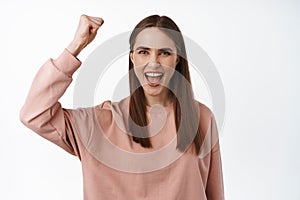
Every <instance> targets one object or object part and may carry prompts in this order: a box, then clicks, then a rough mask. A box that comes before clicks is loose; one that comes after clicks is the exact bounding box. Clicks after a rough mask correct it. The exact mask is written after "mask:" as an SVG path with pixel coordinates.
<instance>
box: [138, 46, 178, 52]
mask: <svg viewBox="0 0 300 200" xmlns="http://www.w3.org/2000/svg"><path fill="white" fill-rule="evenodd" d="M140 49H143V50H150V49H151V48H149V47H144V46H139V47H137V48H136V49H135V50H140ZM158 50H159V51H169V52H173V49H171V48H169V47H165V48H161V49H158Z"/></svg>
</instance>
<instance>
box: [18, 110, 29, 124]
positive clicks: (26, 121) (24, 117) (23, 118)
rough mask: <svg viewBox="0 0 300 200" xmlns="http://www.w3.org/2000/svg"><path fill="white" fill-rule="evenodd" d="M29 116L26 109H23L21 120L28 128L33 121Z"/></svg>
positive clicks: (20, 114) (20, 115)
mask: <svg viewBox="0 0 300 200" xmlns="http://www.w3.org/2000/svg"><path fill="white" fill-rule="evenodd" d="M28 116H29V114H28V112H26V109H25V108H24V107H22V108H21V110H20V112H19V119H20V121H21V122H22V123H23V124H24V125H25V126H27V127H28V126H30V121H31V120H30V118H29V117H28Z"/></svg>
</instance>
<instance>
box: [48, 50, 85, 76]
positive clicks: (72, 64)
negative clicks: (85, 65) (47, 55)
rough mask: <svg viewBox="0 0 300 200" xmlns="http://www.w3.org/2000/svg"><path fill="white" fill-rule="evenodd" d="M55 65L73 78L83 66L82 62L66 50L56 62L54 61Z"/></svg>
mask: <svg viewBox="0 0 300 200" xmlns="http://www.w3.org/2000/svg"><path fill="white" fill-rule="evenodd" d="M53 63H54V65H55V66H56V67H57V68H58V69H59V70H61V71H62V72H63V73H65V74H66V75H68V76H72V75H73V73H74V72H75V71H76V70H77V69H78V68H79V67H80V65H81V61H80V60H78V58H76V57H75V56H73V55H72V54H71V53H70V52H69V51H68V50H67V49H64V51H63V52H62V54H61V55H60V56H59V57H58V58H57V59H56V60H53Z"/></svg>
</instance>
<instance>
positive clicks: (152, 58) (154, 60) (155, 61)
mask: <svg viewBox="0 0 300 200" xmlns="http://www.w3.org/2000/svg"><path fill="white" fill-rule="evenodd" d="M149 63H153V64H160V63H159V59H158V53H157V52H156V51H153V52H152V53H151V55H150V58H149Z"/></svg>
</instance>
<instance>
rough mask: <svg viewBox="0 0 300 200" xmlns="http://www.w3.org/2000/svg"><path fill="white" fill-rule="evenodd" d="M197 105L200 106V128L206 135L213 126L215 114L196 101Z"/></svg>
mask: <svg viewBox="0 0 300 200" xmlns="http://www.w3.org/2000/svg"><path fill="white" fill-rule="evenodd" d="M196 104H197V105H198V112H199V121H200V122H199V123H200V128H201V130H202V132H203V133H205V132H207V130H208V129H209V127H210V126H211V123H212V119H213V112H212V111H211V109H210V108H209V107H207V106H206V105H205V104H203V103H201V102H199V101H196Z"/></svg>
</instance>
